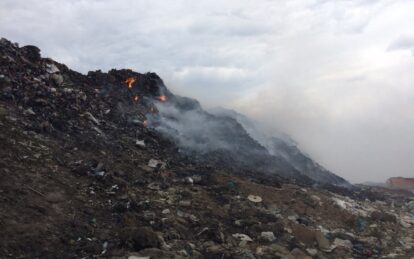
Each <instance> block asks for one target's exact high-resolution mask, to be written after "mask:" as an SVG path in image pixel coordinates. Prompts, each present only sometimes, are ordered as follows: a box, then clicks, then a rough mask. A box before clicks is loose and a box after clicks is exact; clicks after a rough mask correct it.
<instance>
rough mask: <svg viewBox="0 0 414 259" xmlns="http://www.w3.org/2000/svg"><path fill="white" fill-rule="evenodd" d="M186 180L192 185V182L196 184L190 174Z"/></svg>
mask: <svg viewBox="0 0 414 259" xmlns="http://www.w3.org/2000/svg"><path fill="white" fill-rule="evenodd" d="M185 181H186V182H187V183H189V184H191V185H192V184H194V180H193V178H191V177H189V176H188V177H186V178H185Z"/></svg>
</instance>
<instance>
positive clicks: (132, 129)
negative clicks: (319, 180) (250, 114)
mask: <svg viewBox="0 0 414 259" xmlns="http://www.w3.org/2000/svg"><path fill="white" fill-rule="evenodd" d="M129 85H130V86H131V88H129ZM0 91H1V92H0V129H1V130H0V144H1V147H2V148H1V149H0V158H1V159H0V198H1V202H0V227H1V229H2V235H1V237H0V257H1V258H58V257H60V258H131V259H133V258H370V257H382V258H410V257H411V256H412V255H413V254H414V248H413V245H414V239H413V238H414V236H413V235H414V231H413V227H414V216H413V213H414V198H413V195H412V193H410V192H407V191H397V190H387V189H383V188H379V187H365V186H359V187H355V188H352V189H349V188H342V187H340V186H333V185H326V186H323V187H321V186H320V187H317V186H315V185H313V183H314V182H313V181H312V180H309V179H305V180H303V181H300V179H298V180H297V181H296V183H295V182H294V181H292V180H291V179H288V178H283V177H282V176H283V173H284V171H283V168H280V167H279V168H278V170H282V174H264V173H259V172H257V171H255V170H253V169H254V167H250V166H251V165H249V164H247V165H246V166H247V169H246V170H242V169H243V167H242V166H238V165H237V164H236V165H235V166H234V167H232V166H231V165H229V164H225V163H224V162H225V161H237V160H235V157H232V155H229V154H228V153H226V152H224V153H223V151H217V150H215V151H212V152H208V153H205V154H203V155H194V153H191V152H190V153H189V152H188V151H185V150H182V148H181V146H177V142H176V141H177V140H176V139H172V138H170V137H169V135H168V134H161V133H162V132H161V131H157V130H156V129H157V128H159V127H163V129H162V130H167V128H166V127H167V126H168V125H173V124H171V123H172V122H171V121H174V116H172V117H170V118H168V119H169V120H170V121H169V124H167V123H165V121H162V120H164V119H167V118H160V116H158V115H157V114H159V112H160V111H159V110H161V109H163V108H165V107H164V105H163V103H164V102H165V103H166V104H167V103H168V101H169V100H174V98H176V101H177V102H178V103H180V104H181V105H183V106H184V107H187V106H188V105H196V104H194V102H193V101H189V100H186V99H184V100H183V99H180V97H176V96H174V95H173V94H172V93H170V92H169V91H168V89H167V88H165V86H164V85H163V83H162V80H161V79H160V78H159V77H158V76H157V75H156V74H154V73H146V74H140V73H135V72H133V71H131V70H111V71H109V72H108V73H102V72H100V71H95V72H90V73H88V75H82V74H79V73H77V72H75V71H72V70H70V69H69V68H67V67H66V66H65V65H63V64H59V63H57V62H55V61H53V60H51V59H45V58H41V57H40V52H39V49H38V48H36V47H34V46H25V47H22V48H20V47H18V45H17V44H13V43H11V42H9V41H7V40H5V39H2V40H0ZM194 107H195V106H194ZM167 115H168V113H167V112H165V113H163V116H167ZM205 116H209V115H207V114H206V115H205ZM223 123H229V124H234V125H233V126H236V125H237V124H235V121H225V122H223ZM237 127H238V126H237ZM170 129H172V130H174V128H170ZM241 132H242V131H238V133H237V135H236V136H237V139H238V140H243V141H250V140H249V138H248V137H246V135H245V134H242V133H241ZM252 145H253V144H252ZM254 145H255V146H256V147H257V151H258V152H261V151H260V150H261V149H260V145H256V144H254ZM223 157H224V158H223ZM223 163H224V164H223ZM259 165H260V164H259ZM295 174H297V175H298V176H299V175H301V174H300V172H297V171H296V172H295Z"/></svg>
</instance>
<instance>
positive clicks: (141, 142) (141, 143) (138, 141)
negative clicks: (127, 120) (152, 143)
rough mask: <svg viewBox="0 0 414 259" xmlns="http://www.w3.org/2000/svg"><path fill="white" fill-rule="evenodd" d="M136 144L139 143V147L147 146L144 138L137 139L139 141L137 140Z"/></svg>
mask: <svg viewBox="0 0 414 259" xmlns="http://www.w3.org/2000/svg"><path fill="white" fill-rule="evenodd" d="M135 145H137V146H139V147H145V142H144V140H137V141H135Z"/></svg>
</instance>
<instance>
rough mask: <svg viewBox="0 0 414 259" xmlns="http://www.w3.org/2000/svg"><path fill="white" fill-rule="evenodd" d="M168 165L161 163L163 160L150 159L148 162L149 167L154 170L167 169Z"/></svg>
mask: <svg viewBox="0 0 414 259" xmlns="http://www.w3.org/2000/svg"><path fill="white" fill-rule="evenodd" d="M166 165H167V164H166V163H165V162H163V161H161V160H157V159H150V160H149V161H148V166H149V167H152V168H160V169H165V167H166Z"/></svg>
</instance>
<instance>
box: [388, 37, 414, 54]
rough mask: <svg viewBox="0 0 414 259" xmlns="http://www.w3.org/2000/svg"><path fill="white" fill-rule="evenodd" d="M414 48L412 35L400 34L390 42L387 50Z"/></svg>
mask: <svg viewBox="0 0 414 259" xmlns="http://www.w3.org/2000/svg"><path fill="white" fill-rule="evenodd" d="M407 49H408V50H414V36H400V37H398V38H397V39H395V40H394V41H392V42H391V43H390V45H389V46H388V48H387V50H388V51H394V50H407Z"/></svg>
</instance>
